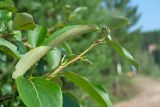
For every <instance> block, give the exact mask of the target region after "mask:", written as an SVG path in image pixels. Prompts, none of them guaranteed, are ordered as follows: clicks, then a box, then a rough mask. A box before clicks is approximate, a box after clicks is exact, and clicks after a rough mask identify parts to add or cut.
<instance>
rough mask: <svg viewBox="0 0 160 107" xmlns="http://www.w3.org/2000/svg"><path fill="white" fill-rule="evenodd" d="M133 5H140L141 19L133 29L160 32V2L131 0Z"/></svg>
mask: <svg viewBox="0 0 160 107" xmlns="http://www.w3.org/2000/svg"><path fill="white" fill-rule="evenodd" d="M131 5H132V6H135V5H138V13H140V14H141V17H140V19H139V21H138V22H137V24H136V25H135V26H134V27H133V29H134V28H139V27H141V30H142V31H152V30H160V0H131Z"/></svg>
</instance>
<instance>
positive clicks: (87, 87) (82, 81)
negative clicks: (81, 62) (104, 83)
mask: <svg viewBox="0 0 160 107" xmlns="http://www.w3.org/2000/svg"><path fill="white" fill-rule="evenodd" d="M64 76H65V77H66V78H67V79H68V80H70V81H72V82H74V83H75V84H76V85H78V86H79V87H81V88H82V89H83V90H84V91H86V92H87V93H88V94H89V95H90V96H91V97H92V98H93V99H94V100H95V101H96V102H97V103H98V104H99V105H100V107H112V104H111V101H110V98H109V96H108V94H107V93H106V92H105V91H104V90H102V88H100V87H97V86H94V85H92V84H91V83H90V82H89V81H88V80H87V79H86V78H84V77H82V76H80V75H78V74H76V73H73V72H66V73H65V74H64Z"/></svg>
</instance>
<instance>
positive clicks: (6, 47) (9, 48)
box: [0, 38, 21, 58]
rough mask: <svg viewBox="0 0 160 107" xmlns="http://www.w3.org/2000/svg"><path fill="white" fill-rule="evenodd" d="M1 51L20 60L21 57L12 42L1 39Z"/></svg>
mask: <svg viewBox="0 0 160 107" xmlns="http://www.w3.org/2000/svg"><path fill="white" fill-rule="evenodd" d="M0 50H1V51H3V52H5V53H6V54H9V55H10V56H12V57H16V58H20V57H21V55H20V54H19V53H18V51H17V47H16V46H15V45H14V44H12V43H11V42H9V41H7V40H5V39H1V38H0Z"/></svg>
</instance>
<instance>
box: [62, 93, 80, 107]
mask: <svg viewBox="0 0 160 107" xmlns="http://www.w3.org/2000/svg"><path fill="white" fill-rule="evenodd" d="M63 107H82V105H81V104H80V102H79V101H78V100H77V98H75V97H74V96H73V95H72V94H71V93H69V92H64V93H63Z"/></svg>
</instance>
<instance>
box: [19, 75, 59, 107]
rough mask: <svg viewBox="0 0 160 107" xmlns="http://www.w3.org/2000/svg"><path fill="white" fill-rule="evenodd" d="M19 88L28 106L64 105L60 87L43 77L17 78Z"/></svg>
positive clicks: (49, 106)
mask: <svg viewBox="0 0 160 107" xmlns="http://www.w3.org/2000/svg"><path fill="white" fill-rule="evenodd" d="M16 84H17V89H18V92H19V95H20V97H21V99H22V101H23V102H24V103H25V105H26V106H27V107H53V106H54V107H62V92H61V89H60V87H59V86H58V85H57V84H56V83H54V82H50V81H47V80H44V79H42V78H32V79H26V78H24V77H19V78H17V79H16Z"/></svg>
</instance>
